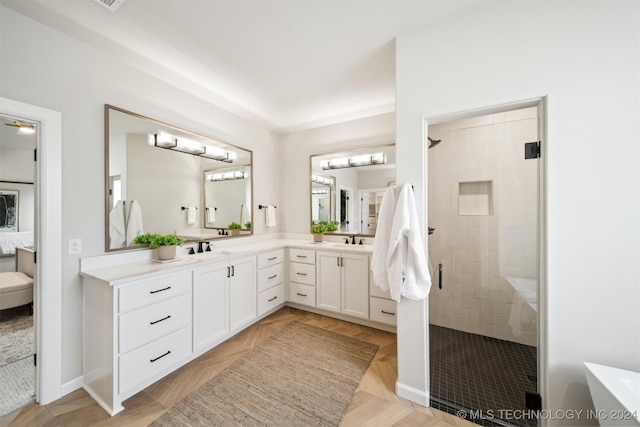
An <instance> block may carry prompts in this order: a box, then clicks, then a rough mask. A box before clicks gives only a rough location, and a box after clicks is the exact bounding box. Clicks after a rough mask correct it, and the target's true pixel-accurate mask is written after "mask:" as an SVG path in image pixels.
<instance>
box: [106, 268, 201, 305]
mask: <svg viewBox="0 0 640 427" xmlns="http://www.w3.org/2000/svg"><path fill="white" fill-rule="evenodd" d="M190 290H191V271H185V272H182V273H178V274H171V275H167V276H162V277H156V278H153V279H149V280H145V281H142V282H138V283H136V284H133V285H129V286H124V287H122V288H120V289H119V290H118V307H119V310H118V311H119V312H120V313H123V312H125V311H129V310H132V309H134V308H137V307H142V306H144V305H147V304H152V303H154V302H156V301H161V300H165V299H167V298H171V297H174V296H176V295H179V294H182V293H184V292H189V291H190Z"/></svg>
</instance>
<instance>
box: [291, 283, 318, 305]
mask: <svg viewBox="0 0 640 427" xmlns="http://www.w3.org/2000/svg"><path fill="white" fill-rule="evenodd" d="M289 301H291V302H297V303H298V304H304V305H310V306H311V307H315V306H316V287H315V286H311V285H303V284H301V283H291V284H290V286H289Z"/></svg>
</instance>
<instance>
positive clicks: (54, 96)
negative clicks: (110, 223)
mask: <svg viewBox="0 0 640 427" xmlns="http://www.w3.org/2000/svg"><path fill="white" fill-rule="evenodd" d="M0 81H2V85H0V95H1V96H3V97H6V98H10V99H15V100H18V101H22V102H26V103H29V104H33V105H38V106H42V107H45V108H50V109H52V110H56V111H60V112H62V119H63V123H62V125H63V127H62V135H63V147H62V168H63V169H62V185H63V194H62V210H63V212H62V217H63V221H62V224H61V227H62V238H63V248H61V252H62V254H63V255H62V288H63V291H62V292H63V294H62V305H63V307H62V313H63V319H62V325H63V331H62V337H63V338H62V339H63V342H62V348H63V354H62V367H61V369H62V381H63V383H64V382H68V381H72V380H75V379H77V378H78V377H79V376H80V375H81V374H82V322H81V319H82V285H81V280H80V276H79V274H78V273H79V262H78V256H68V255H66V244H67V239H69V238H81V239H82V248H83V253H82V255H81V256H82V257H85V256H94V255H100V254H103V253H104V246H105V242H104V120H103V108H104V104H105V103H108V104H112V105H115V106H118V107H121V108H125V109H127V110H129V111H134V112H137V113H140V114H142V115H145V116H148V117H152V118H155V119H157V120H160V121H164V122H167V123H171V124H173V125H176V126H178V127H181V128H184V129H189V130H191V131H193V132H196V133H200V134H203V135H207V136H210V137H212V138H216V139H220V140H224V141H229V142H231V143H233V144H235V145H238V146H240V147H243V148H247V149H250V150H253V152H254V157H253V158H254V174H255V177H259V179H254V190H255V197H256V199H257V200H259V201H260V202H261V203H267V202H268V203H273V204H278V202H279V200H278V198H279V191H278V170H279V163H280V158H279V156H278V148H277V136H276V135H274V134H273V133H272V132H270V131H268V130H266V129H264V128H262V127H261V126H258V125H256V124H253V123H250V122H247V121H246V120H243V119H240V118H238V117H236V116H233V115H231V114H229V113H227V112H225V111H223V110H221V109H219V108H216V107H214V106H212V105H210V104H208V103H205V102H203V101H201V100H199V99H197V98H195V97H193V96H191V95H189V94H188V93H186V92H184V91H181V90H178V89H176V88H174V87H171V86H169V85H167V84H165V83H163V82H161V81H159V80H157V79H155V78H152V77H150V76H149V75H146V74H144V73H142V72H140V71H138V70H136V69H133V68H130V67H128V66H126V65H123V64H121V63H119V62H117V61H115V60H114V59H113V58H111V57H109V56H107V55H105V54H101V53H98V52H96V51H95V50H93V49H92V48H89V47H87V46H86V45H84V44H82V43H80V42H77V41H74V40H72V39H70V38H69V37H67V36H64V35H62V34H60V33H58V32H56V31H53V30H51V29H49V28H47V27H45V26H43V25H41V24H39V23H37V22H35V21H33V20H30V19H27V18H25V17H23V16H22V15H20V14H17V13H15V12H13V11H12V10H10V9H7V8H5V7H0ZM254 231H255V232H256V234H264V233H265V232H266V230H265V227H264V222H262V223H256V226H255V228H254ZM277 231H278V228H277V227H276V228H274V229H273V230H269V232H277Z"/></svg>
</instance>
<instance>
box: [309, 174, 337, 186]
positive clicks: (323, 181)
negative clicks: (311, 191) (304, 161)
mask: <svg viewBox="0 0 640 427" xmlns="http://www.w3.org/2000/svg"><path fill="white" fill-rule="evenodd" d="M311 182H315V183H316V184H323V185H333V180H332V179H331V178H326V177H324V176H319V175H311Z"/></svg>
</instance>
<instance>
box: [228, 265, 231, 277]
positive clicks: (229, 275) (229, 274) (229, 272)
mask: <svg viewBox="0 0 640 427" xmlns="http://www.w3.org/2000/svg"><path fill="white" fill-rule="evenodd" d="M227 277H231V267H227Z"/></svg>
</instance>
